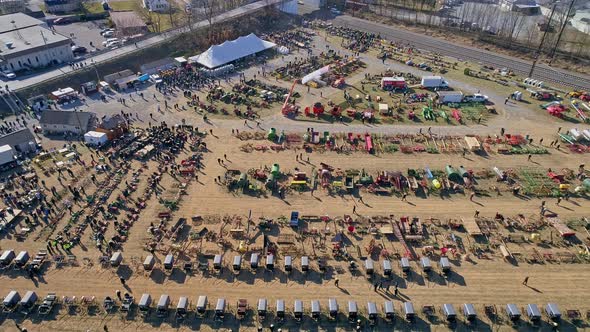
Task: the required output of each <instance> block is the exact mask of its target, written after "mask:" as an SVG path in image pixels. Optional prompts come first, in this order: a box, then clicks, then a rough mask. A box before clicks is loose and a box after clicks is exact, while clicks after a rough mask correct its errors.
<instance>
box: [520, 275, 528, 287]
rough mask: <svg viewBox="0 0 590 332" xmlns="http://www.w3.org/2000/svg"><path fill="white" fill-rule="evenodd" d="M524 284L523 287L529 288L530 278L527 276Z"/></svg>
mask: <svg viewBox="0 0 590 332" xmlns="http://www.w3.org/2000/svg"><path fill="white" fill-rule="evenodd" d="M522 284H523V285H525V286H528V284H529V277H528V276H526V277H525V278H524V280H523V282H522Z"/></svg>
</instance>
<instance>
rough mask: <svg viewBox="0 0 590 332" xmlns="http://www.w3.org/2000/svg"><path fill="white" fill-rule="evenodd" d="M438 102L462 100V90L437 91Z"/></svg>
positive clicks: (445, 102)
mask: <svg viewBox="0 0 590 332" xmlns="http://www.w3.org/2000/svg"><path fill="white" fill-rule="evenodd" d="M436 94H437V95H438V102H439V103H441V104H448V103H460V102H462V101H463V92H461V91H438V92H437V93H436Z"/></svg>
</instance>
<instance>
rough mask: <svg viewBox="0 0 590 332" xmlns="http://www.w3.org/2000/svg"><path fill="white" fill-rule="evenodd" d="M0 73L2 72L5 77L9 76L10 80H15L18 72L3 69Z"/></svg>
mask: <svg viewBox="0 0 590 332" xmlns="http://www.w3.org/2000/svg"><path fill="white" fill-rule="evenodd" d="M0 73H2V76H3V77H6V78H8V79H9V80H13V79H15V78H16V74H15V73H13V72H11V71H2V72H0Z"/></svg>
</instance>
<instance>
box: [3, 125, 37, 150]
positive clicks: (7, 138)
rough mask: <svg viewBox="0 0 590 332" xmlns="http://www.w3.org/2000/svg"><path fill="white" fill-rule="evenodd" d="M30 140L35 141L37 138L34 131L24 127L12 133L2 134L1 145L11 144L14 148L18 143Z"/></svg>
mask: <svg viewBox="0 0 590 332" xmlns="http://www.w3.org/2000/svg"><path fill="white" fill-rule="evenodd" d="M29 142H33V143H35V142H36V140H35V136H33V133H31V131H30V130H29V129H28V128H23V129H21V130H18V131H14V132H12V133H10V134H6V135H4V136H0V146H3V145H10V147H11V148H13V149H14V147H15V146H16V145H19V144H23V143H29Z"/></svg>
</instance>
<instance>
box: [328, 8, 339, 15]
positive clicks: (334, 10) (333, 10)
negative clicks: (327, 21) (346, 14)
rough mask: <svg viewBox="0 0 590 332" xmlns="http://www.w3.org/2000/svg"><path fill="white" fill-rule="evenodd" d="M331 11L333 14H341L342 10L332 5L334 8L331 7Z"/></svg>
mask: <svg viewBox="0 0 590 332" xmlns="http://www.w3.org/2000/svg"><path fill="white" fill-rule="evenodd" d="M330 12H331V13H332V14H334V15H340V14H341V12H340V11H339V10H338V9H336V8H333V7H332V8H330Z"/></svg>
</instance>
